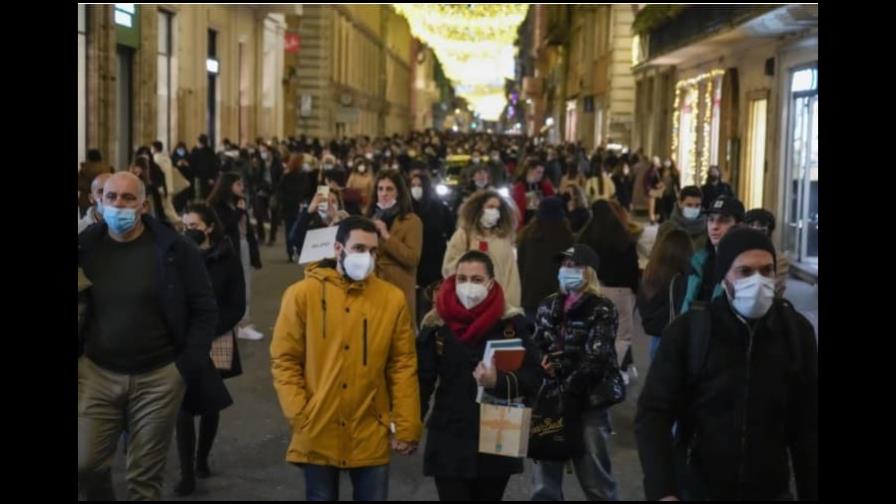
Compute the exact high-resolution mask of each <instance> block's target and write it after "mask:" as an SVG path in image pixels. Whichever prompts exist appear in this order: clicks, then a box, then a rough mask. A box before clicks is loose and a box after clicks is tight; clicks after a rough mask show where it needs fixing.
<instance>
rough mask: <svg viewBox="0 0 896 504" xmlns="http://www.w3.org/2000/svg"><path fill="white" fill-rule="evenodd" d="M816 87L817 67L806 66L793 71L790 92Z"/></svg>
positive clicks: (815, 88) (813, 89) (812, 89)
mask: <svg viewBox="0 0 896 504" xmlns="http://www.w3.org/2000/svg"><path fill="white" fill-rule="evenodd" d="M817 89H818V69H817V68H806V69H805V70H800V71H798V72H794V74H793V80H792V81H791V92H792V93H799V92H801V91H815V90H817Z"/></svg>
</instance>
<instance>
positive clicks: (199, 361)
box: [78, 215, 233, 411]
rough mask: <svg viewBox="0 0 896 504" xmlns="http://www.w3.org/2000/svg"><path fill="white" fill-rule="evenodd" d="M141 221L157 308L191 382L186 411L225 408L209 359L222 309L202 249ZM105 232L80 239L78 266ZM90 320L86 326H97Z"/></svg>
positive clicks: (94, 230)
mask: <svg viewBox="0 0 896 504" xmlns="http://www.w3.org/2000/svg"><path fill="white" fill-rule="evenodd" d="M142 219H143V223H144V225H146V227H147V228H148V229H149V230H150V231H151V232H152V234H153V239H154V240H155V247H156V255H157V257H158V266H159V267H158V270H157V271H158V275H159V276H158V278H157V285H158V286H159V289H160V292H159V307H160V308H161V313H162V318H163V319H164V321H165V324H166V325H167V327H168V328H169V330H170V332H171V336H172V339H173V340H174V346H175V352H176V353H177V357H176V360H175V363H176V365H177V369H178V370H179V371H180V373H181V375H182V376H183V378H184V381H185V382H186V384H187V396H186V397H185V398H184V406H183V407H184V409H187V410H188V411H196V410H199V409H207V410H210V411H218V410H221V409H223V408H226V407H227V406H229V405H230V404H232V403H233V400H232V399H231V398H230V394H228V393H227V389H226V388H225V387H224V382H223V381H222V380H221V375H219V374H218V372H217V370H216V369H215V366H214V364H213V363H212V360H211V357H209V351H210V349H211V342H212V339H214V338H215V336H218V335H217V334H215V328H216V326H217V322H218V307H217V303H216V301H215V294H214V291H213V290H212V284H211V281H210V280H209V276H208V272H207V270H206V268H205V264H204V263H203V260H202V256H201V254H200V252H199V249H198V248H197V247H196V245H194V244H193V243H192V242H190V241H188V240H187V239H186V238H184V237H183V236H181V235H179V234H177V233H175V232H174V231H173V230H171V229H170V228H168V227H166V226H164V225H162V224H160V223H159V222H158V221H157V220H156V219H153V218H152V217H148V216H145V215H144V216H143V217H142ZM107 232H108V225H107V224H106V223H99V224H96V225H93V226H90V227H89V228H87V229H85V230H84V232H82V233H81V234H80V235H78V241H79V247H80V253H79V257H78V262H79V265H80V264H82V263H83V262H85V261H88V260H89V258H90V255H91V254H92V253H93V252H94V250H95V249H96V247H97V245H98V244H99V243H100V242H101V241H102V239H103V236H105V235H106V233H107ZM91 316H92V315H91V314H88V320H87V324H88V325H89V324H91V323H94V322H93V321H92V320H91ZM84 334H89V332H87V331H85V332H84ZM191 390H192V391H193V393H190V391H191ZM199 397H201V398H202V404H201V405H200V404H199V401H198V398H199ZM200 406H201V408H200Z"/></svg>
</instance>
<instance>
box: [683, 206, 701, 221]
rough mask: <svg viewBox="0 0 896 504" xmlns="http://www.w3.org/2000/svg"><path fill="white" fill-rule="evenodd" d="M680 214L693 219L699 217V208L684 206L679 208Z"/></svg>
mask: <svg viewBox="0 0 896 504" xmlns="http://www.w3.org/2000/svg"><path fill="white" fill-rule="evenodd" d="M681 214H682V215H683V216H684V218H685V219H688V220H694V219H696V218H697V217H700V209H699V208H691V207H685V208H683V209H682V210H681Z"/></svg>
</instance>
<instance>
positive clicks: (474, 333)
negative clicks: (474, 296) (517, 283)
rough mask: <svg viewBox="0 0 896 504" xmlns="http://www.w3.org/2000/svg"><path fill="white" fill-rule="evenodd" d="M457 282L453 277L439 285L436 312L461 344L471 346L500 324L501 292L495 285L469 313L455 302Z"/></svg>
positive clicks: (458, 302) (501, 312) (454, 276)
mask: <svg viewBox="0 0 896 504" xmlns="http://www.w3.org/2000/svg"><path fill="white" fill-rule="evenodd" d="M456 278H457V276H456V275H452V276H450V277H449V278H446V279H445V281H444V282H442V286H441V288H440V289H439V294H438V297H437V298H436V311H437V312H438V314H439V316H440V317H442V320H444V321H445V324H447V325H448V327H449V328H450V329H451V332H452V333H454V336H455V337H456V338H457V339H458V340H459V341H460V342H461V343H467V344H473V343H476V342H478V341H479V340H480V339H482V337H483V336H485V334H486V333H487V332H488V330H489V329H491V328H492V327H494V325H495V324H496V323H497V322H498V321H499V320H501V316H502V315H503V314H504V291H503V289H501V285H500V284H498V282H495V284H494V286H493V287H492V290H491V291H490V292H489V293H488V296H486V297H485V299H484V300H482V302H481V303H479V304H478V305H476V306H474V307H473V309H472V310H468V309H466V308H465V307H464V305H463V304H461V302H460V299H458V298H457V293H456V292H455V287H456V283H455V280H456Z"/></svg>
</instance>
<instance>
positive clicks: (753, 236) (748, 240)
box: [716, 227, 778, 282]
mask: <svg viewBox="0 0 896 504" xmlns="http://www.w3.org/2000/svg"><path fill="white" fill-rule="evenodd" d="M748 250H765V251H767V252H768V253H770V254H771V255H772V258H773V259H774V261H775V268H777V266H778V258H777V255H776V254H775V245H774V244H773V243H772V241H771V239H769V237H768V236H766V235H765V233H763V232H761V231H758V230H756V229H752V228H745V227H736V228H734V229H732V230H731V231H728V233H727V234H726V235H725V236H723V237H722V241H720V242H719V247H718V249H716V281H717V282H721V281H722V279H723V278H725V275H726V274H728V270H729V269H731V265H732V264H733V263H734V260H735V259H737V256H739V255H741V254H742V253H744V252H746V251H748Z"/></svg>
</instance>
